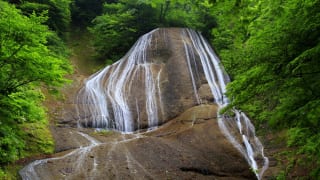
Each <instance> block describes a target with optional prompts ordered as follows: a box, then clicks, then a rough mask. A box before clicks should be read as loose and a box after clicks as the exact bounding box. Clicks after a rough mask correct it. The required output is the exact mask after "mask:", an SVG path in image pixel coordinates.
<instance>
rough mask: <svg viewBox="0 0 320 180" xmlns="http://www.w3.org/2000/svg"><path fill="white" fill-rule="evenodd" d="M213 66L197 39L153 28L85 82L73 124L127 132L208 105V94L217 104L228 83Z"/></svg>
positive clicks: (203, 44) (206, 47)
mask: <svg viewBox="0 0 320 180" xmlns="http://www.w3.org/2000/svg"><path fill="white" fill-rule="evenodd" d="M214 62H216V63H217V64H218V63H219V62H218V59H217V58H216V57H215V54H214V52H213V51H212V49H211V48H210V47H209V45H208V44H207V43H206V42H205V40H204V39H203V38H202V36H201V35H200V34H198V33H196V32H194V31H192V30H189V29H178V28H176V29H174V28H166V29H156V30H154V31H152V32H150V33H148V34H146V35H144V36H142V37H141V38H140V39H139V40H138V41H137V42H136V44H135V45H134V46H133V48H132V49H131V50H130V51H129V52H128V54H127V55H126V56H125V57H123V58H122V59H121V60H120V61H118V62H117V63H115V64H113V65H111V66H108V67H106V68H105V69H103V70H101V71H100V72H98V73H96V74H94V75H93V76H91V77H90V78H89V79H88V80H87V82H86V83H85V85H84V87H83V88H82V89H81V90H80V92H79V94H78V99H77V104H79V106H78V109H79V124H80V125H82V126H85V127H98V128H112V129H117V130H120V131H125V132H131V131H135V130H137V129H141V128H148V127H153V126H158V125H160V124H163V123H165V122H167V121H168V120H170V119H172V118H174V117H176V116H178V115H179V114H181V113H182V112H184V111H185V110H186V109H188V108H190V107H193V106H195V105H199V104H202V103H213V101H214V99H213V95H212V94H213V93H216V94H217V97H219V99H216V100H215V101H221V99H223V92H221V91H222V90H221V87H220V85H221V82H223V83H222V85H223V86H224V84H225V83H226V81H228V79H227V78H226V77H227V76H224V75H223V74H222V73H221V72H217V71H216V70H215V69H212V68H213V67H214ZM219 76H222V78H221V77H219ZM219 78H220V79H219ZM218 81H221V82H219V83H218ZM214 86H216V87H214ZM212 91H217V92H212ZM220 97H221V99H220Z"/></svg>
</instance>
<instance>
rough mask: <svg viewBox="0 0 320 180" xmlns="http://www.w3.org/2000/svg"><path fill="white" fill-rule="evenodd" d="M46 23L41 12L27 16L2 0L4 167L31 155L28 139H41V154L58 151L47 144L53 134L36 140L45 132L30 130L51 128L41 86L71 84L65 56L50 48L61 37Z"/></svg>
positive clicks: (0, 148)
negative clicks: (52, 41)
mask: <svg viewBox="0 0 320 180" xmlns="http://www.w3.org/2000/svg"><path fill="white" fill-rule="evenodd" d="M46 20H47V17H45V16H44V15H41V16H37V15H35V13H33V14H30V15H29V16H25V15H23V14H22V13H21V11H20V10H18V9H16V8H15V7H14V6H13V5H10V4H8V3H6V2H4V1H0V124H1V126H0V129H1V130H0V164H1V165H3V164H6V163H8V162H12V161H14V160H17V159H18V158H21V157H24V156H26V155H28V149H29V148H30V147H28V146H26V141H28V142H29V140H31V139H32V138H34V139H37V143H35V144H34V147H39V149H37V151H38V152H48V151H50V150H49V149H50V146H51V147H52V142H50V141H48V142H45V141H46V140H45V139H46V138H49V137H50V135H47V134H46V137H40V136H30V133H33V132H38V131H39V130H40V128H36V129H34V128H31V129H33V131H29V130H28V129H29V128H30V127H31V126H38V127H39V126H40V125H41V127H42V128H43V127H45V126H46V125H47V121H46V116H45V111H44V108H43V107H42V106H41V101H42V100H43V99H44V96H43V95H42V93H41V91H40V87H43V85H46V86H47V87H49V88H54V87H57V86H60V85H63V84H64V83H66V82H68V80H66V79H65V78H64V75H65V74H67V73H68V72H70V70H71V66H70V65H69V63H68V62H67V61H66V59H65V57H63V56H62V54H64V53H61V54H58V53H55V51H51V50H50V49H54V48H53V45H51V47H50V46H49V45H48V39H49V38H51V39H53V37H55V36H54V33H53V32H51V31H50V30H49V29H48V27H47V26H46V25H43V23H45V21H46ZM36 124H38V125H36ZM44 131H46V133H48V130H44ZM30 138H31V139H30ZM34 141H36V140H34ZM50 144H51V145H50ZM41 147H43V148H41ZM46 147H47V148H48V149H46Z"/></svg>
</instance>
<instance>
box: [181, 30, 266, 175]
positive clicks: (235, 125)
mask: <svg viewBox="0 0 320 180" xmlns="http://www.w3.org/2000/svg"><path fill="white" fill-rule="evenodd" d="M186 34H187V35H188V36H189V38H190V39H191V41H192V45H193V46H194V47H195V49H196V51H197V53H198V54H199V56H200V60H201V64H202V66H203V69H204V72H205V75H206V79H207V81H208V83H209V85H210V89H211V91H212V94H213V96H214V98H215V100H216V103H217V104H218V105H219V107H220V109H221V108H222V107H225V106H227V105H228V102H229V101H228V98H227V97H226V96H225V92H226V84H227V83H228V82H229V81H230V80H229V77H228V75H227V74H225V73H224V71H223V69H222V65H221V63H220V61H219V59H218V57H217V56H216V55H215V53H214V51H213V50H212V49H211V48H210V46H209V45H208V43H207V42H206V41H205V39H204V38H203V36H201V35H200V34H198V33H196V32H194V31H191V30H189V29H186V30H184V33H183V35H182V36H186ZM184 44H185V49H186V53H187V54H189V52H188V49H189V48H187V46H186V42H185V41H184ZM192 53H193V52H192ZM187 57H188V58H187V59H189V55H187ZM233 112H234V114H235V117H227V116H225V115H218V122H219V126H220V129H221V130H222V131H223V133H224V134H225V135H226V137H227V138H228V139H229V140H230V142H231V143H232V144H233V145H234V147H236V148H237V149H238V150H239V151H240V153H241V154H242V155H243V156H244V157H245V158H246V160H247V162H248V163H249V165H250V166H251V168H252V171H253V172H254V173H255V174H256V176H257V178H258V179H261V177H262V175H263V173H264V171H265V170H266V169H267V168H268V163H269V160H268V158H267V157H265V155H264V152H263V146H262V144H261V142H260V140H259V139H258V138H257V137H256V135H255V128H254V126H253V125H252V123H251V122H250V119H249V118H248V117H247V116H246V115H245V114H244V113H243V112H240V111H239V110H237V109H233ZM237 136H241V139H239V138H236V137H237ZM243 144H244V145H243ZM259 158H260V161H262V162H260V164H261V165H260V167H259V166H258V164H257V161H256V159H259Z"/></svg>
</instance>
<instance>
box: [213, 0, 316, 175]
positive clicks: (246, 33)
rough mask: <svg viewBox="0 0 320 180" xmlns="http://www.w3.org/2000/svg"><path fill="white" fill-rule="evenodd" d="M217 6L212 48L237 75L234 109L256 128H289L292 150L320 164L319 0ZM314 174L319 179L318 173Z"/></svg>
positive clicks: (230, 92) (230, 93)
mask: <svg viewBox="0 0 320 180" xmlns="http://www.w3.org/2000/svg"><path fill="white" fill-rule="evenodd" d="M218 6H220V7H221V8H220V7H219V8H217V9H215V10H214V12H215V13H216V15H217V19H218V28H217V29H214V30H213V35H214V37H215V39H214V40H213V43H214V44H216V49H218V52H219V55H220V57H221V58H222V61H223V63H224V65H225V66H226V69H227V71H228V72H230V74H231V75H232V79H233V81H232V82H231V83H230V84H229V85H228V87H227V89H228V96H229V97H230V98H231V99H232V102H231V105H230V108H231V107H233V106H236V107H239V108H240V109H242V110H244V111H246V112H247V113H248V114H249V115H250V116H251V117H252V119H254V120H255V123H256V124H259V123H265V122H268V123H269V124H270V125H271V126H272V127H273V128H280V129H281V128H286V129H289V131H288V135H289V136H288V145H289V146H296V147H297V149H298V151H297V152H298V153H301V154H304V157H305V158H306V159H309V160H311V159H312V160H313V161H312V163H315V164H312V163H309V165H310V166H317V165H319V164H320V160H319V157H320V154H319V151H318V150H317V149H319V148H320V141H319V138H318V137H319V131H318V127H319V126H320V121H319V112H320V94H319V91H318V89H319V88H320V83H319V81H318V80H317V79H319V78H320V71H319V69H320V61H319V53H320V38H319V37H320V20H319V19H320V9H319V7H320V1H318V0H317V1H313V0H308V1H302V0H295V1H276V0H273V1H253V0H247V1H241V2H238V3H237V1H228V2H226V1H222V2H219V3H218ZM233 9H235V10H236V11H233ZM219 13H221V14H220V15H219ZM231 13H234V14H233V15H231ZM309 160H307V161H308V162H311V161H309ZM318 167H319V166H318ZM310 169H313V170H314V171H313V177H318V176H319V172H320V169H319V168H310ZM310 176H311V175H310Z"/></svg>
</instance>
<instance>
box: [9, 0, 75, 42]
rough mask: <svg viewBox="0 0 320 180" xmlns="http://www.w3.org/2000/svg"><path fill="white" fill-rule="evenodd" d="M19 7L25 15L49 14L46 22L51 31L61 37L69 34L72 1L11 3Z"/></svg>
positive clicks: (31, 0) (33, 0)
mask: <svg viewBox="0 0 320 180" xmlns="http://www.w3.org/2000/svg"><path fill="white" fill-rule="evenodd" d="M9 2H11V3H14V4H16V5H17V7H18V8H19V9H21V10H22V12H23V14H25V15H28V16H29V15H32V14H33V13H34V12H35V13H36V14H37V15H41V14H43V13H47V16H48V17H49V18H48V19H47V21H46V22H45V23H46V24H47V25H48V26H49V27H50V29H51V30H53V31H55V32H56V33H57V34H58V35H59V36H61V37H62V36H63V35H65V33H66V32H68V29H69V25H70V22H71V10H70V9H71V2H72V1H71V0H25V1H9Z"/></svg>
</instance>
